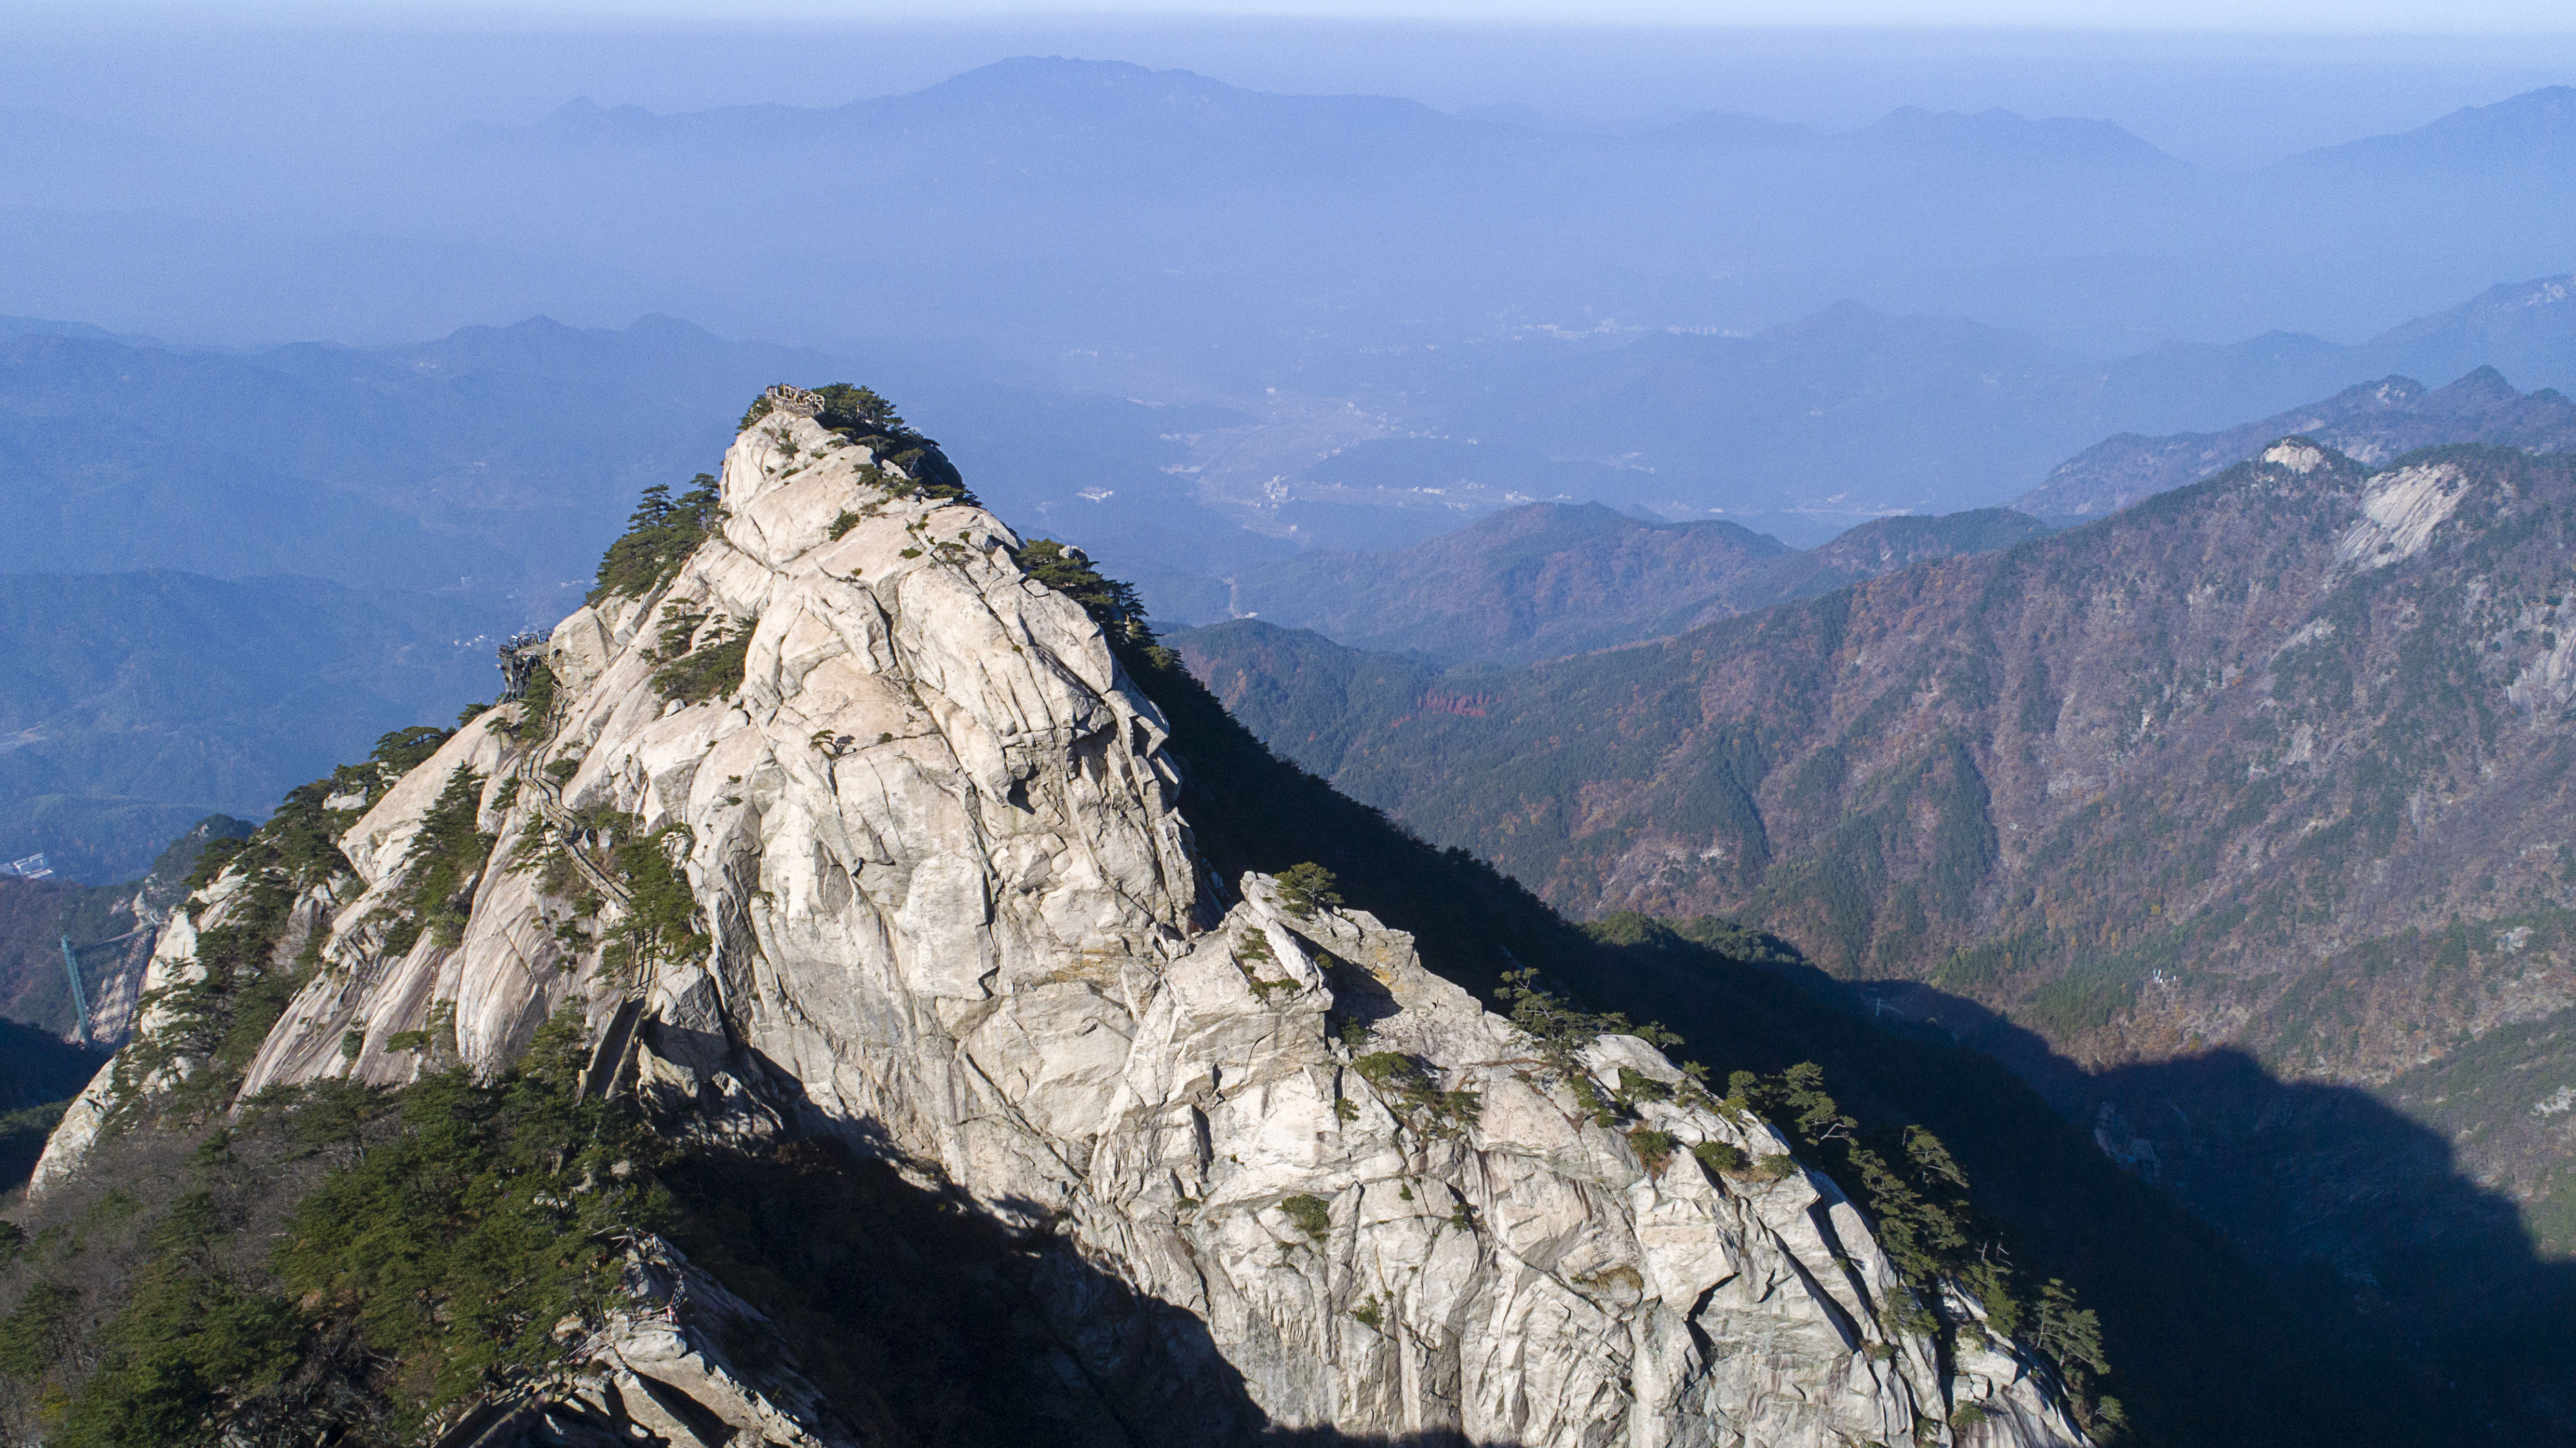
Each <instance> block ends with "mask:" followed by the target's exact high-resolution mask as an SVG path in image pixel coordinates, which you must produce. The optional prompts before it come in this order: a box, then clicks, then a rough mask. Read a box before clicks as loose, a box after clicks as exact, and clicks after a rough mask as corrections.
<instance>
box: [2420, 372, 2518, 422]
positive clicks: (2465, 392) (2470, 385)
mask: <svg viewBox="0 0 2576 1448" xmlns="http://www.w3.org/2000/svg"><path fill="white" fill-rule="evenodd" d="M2521 400H2522V393H2521V392H2519V391H2517V390H2516V389H2515V387H2514V385H2513V384H2512V383H2510V382H2507V381H2505V380H2504V374H2503V373H2501V372H2498V371H2497V370H2495V369H2494V368H2493V367H2480V368H2478V369H2477V370H2476V371H2474V372H2471V373H2469V374H2468V375H2467V376H2465V377H2463V378H2461V379H2460V380H2458V381H2457V382H2454V383H2452V384H2451V385H2450V386H2448V387H2445V388H2442V389H2441V390H2439V391H2437V392H2431V393H2427V394H2425V397H2424V405H2425V406H2426V407H2430V408H2438V409H2441V410H2443V411H2456V412H2468V411H2484V410H2486V409H2489V408H2494V407H2501V406H2503V405H2504V404H2506V403H2508V402H2520V401H2521Z"/></svg>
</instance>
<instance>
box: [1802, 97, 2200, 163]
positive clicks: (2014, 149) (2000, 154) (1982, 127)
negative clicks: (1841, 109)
mask: <svg viewBox="0 0 2576 1448" xmlns="http://www.w3.org/2000/svg"><path fill="white" fill-rule="evenodd" d="M1837 139H1839V140H1842V141H1844V142H1845V143H1847V144H1852V145H1858V146H1862V147H1865V148H1868V149H1872V150H1905V151H1937V152H1940V153H1942V154H1944V155H1948V156H1953V157H1956V158H1958V159H1961V160H1969V159H1974V160H1982V161H2002V160H2015V161H2050V162H2063V163H2080V164H2085V165H2097V164H2100V163H2102V162H2105V161H2111V162H2126V163H2147V164H2154V165H2165V166H2182V165H2184V164H2186V163H2184V162H2182V161H2179V160H2176V159H2175V158H2174V157H2172V156H2168V155H2166V154H2165V153H2164V152H2162V151H2160V150H2157V149H2156V147H2155V146H2154V145H2153V144H2152V143H2150V142H2148V141H2147V140H2146V139H2144V138H2143V137H2140V136H2138V135H2137V134H2135V133H2134V132H2131V131H2129V130H2126V129H2124V128H2123V127H2121V126H2119V125H2118V124H2116V123H2114V122H2111V121H2098V120H2081V119H2077V118H2074V117H2068V116H2054V117H2049V118H2047V119H2043V120H2032V119H2030V118H2029V117H2027V116H2024V115H2021V114H2018V113H2017V112H2013V111H2007V110H2002V109H1992V110H1983V111H1979V112H1977V113H1976V114H1974V115H1968V114H1965V113H1962V112H1959V111H1932V110H1926V109H1924V108H1923V107H1921V106H1899V107H1898V108H1896V109H1895V110H1893V111H1890V112H1888V113H1887V114H1886V115H1884V116H1882V117H1880V118H1879V119H1878V120H1877V121H1874V122H1872V123H1871V124H1869V125H1867V126H1864V127H1862V128H1861V129H1859V130H1857V131H1853V132H1850V133H1848V134H1846V135H1844V136H1841V137H1838V138H1837Z"/></svg>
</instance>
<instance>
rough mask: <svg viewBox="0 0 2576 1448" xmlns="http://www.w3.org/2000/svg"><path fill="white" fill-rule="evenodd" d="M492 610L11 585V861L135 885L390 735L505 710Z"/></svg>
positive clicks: (1, 776) (450, 601)
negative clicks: (191, 841) (483, 705)
mask: <svg viewBox="0 0 2576 1448" xmlns="http://www.w3.org/2000/svg"><path fill="white" fill-rule="evenodd" d="M495 618H496V615H495V613H494V612H493V611H492V610H489V609H483V608H478V607H475V606H474V605H472V604H471V603H469V602H466V601H462V600H458V599H455V598H448V597H440V596H436V595H430V594H419V593H403V592H394V591H387V590H360V589H354V588H349V587H346V586H343V585H340V584H334V583H327V582H323V581H321V580H318V579H311V578H294V577H280V578H253V579H240V580H227V579H215V578H207V577H204V576H201V575H197V574H188V573H178V572H172V571H164V570H155V571H146V572H135V573H107V574H27V573H21V574H0V860H5V859H16V858H18V857H20V856H22V855H26V854H30V853H35V852H39V851H41V852H42V853H44V854H45V855H46V857H47V858H48V860H49V861H50V862H51V864H52V866H53V868H54V870H55V871H56V872H57V873H58V874H60V875H63V876H65V877H66V878H69V879H75V880H87V881H93V882H105V881H111V880H124V879H131V878H133V877H134V876H136V875H140V874H142V873H143V871H144V869H145V867H146V866H148V865H150V864H151V863H152V861H153V859H154V857H155V856H157V855H158V854H159V853H160V852H161V849H162V846H164V845H166V844H168V843H169V842H170V840H171V839H172V838H173V837H174V836H176V835H177V834H179V832H180V831H182V830H185V829H187V828H188V827H189V826H190V825H191V824H193V823H194V822H195V821H197V820H198V819H199V818H200V817H202V816H203V815H205V814H206V813H208V812H209V811H211V810H222V811H226V812H229V813H232V814H237V815H248V816H254V817H257V816H263V815H265V814H266V813H267V812H268V810H269V808H270V806H272V805H273V804H275V803H276V801H277V799H278V797H279V796H280V795H281V794H283V793H284V792H285V791H286V790H288V789H290V788H292V787H294V786H295V785H298V784H301V783H303V782H304V781H306V780H309V779H312V778H315V777H316V776H318V775H321V774H324V773H328V772H329V767H330V766H331V765H332V764H334V763H336V762H338V761H339V760H342V759H346V758H350V757H353V756H356V755H363V754H364V753H365V751H366V748H367V746H368V745H370V744H371V743H373V742H374V741H375V739H376V738H377V736H379V735H381V734H383V733H384V732H386V731H387V730H391V729H398V728H402V727H405V726H407V725H411V724H416V723H419V722H420V721H422V720H424V719H433V720H443V719H452V718H454V717H455V715H456V712H457V710H458V708H459V707H460V706H462V705H464V704H465V703H467V702H468V701H471V700H475V699H488V698H491V697H492V696H493V694H494V693H495V692H497V690H498V686H499V678H500V676H499V674H498V673H497V672H496V670H495V669H494V667H493V659H492V650H493V646H494V644H495V643H496V642H497V635H498V634H499V633H500V632H502V631H503V629H502V626H501V625H499V624H497V623H496V622H495Z"/></svg>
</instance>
